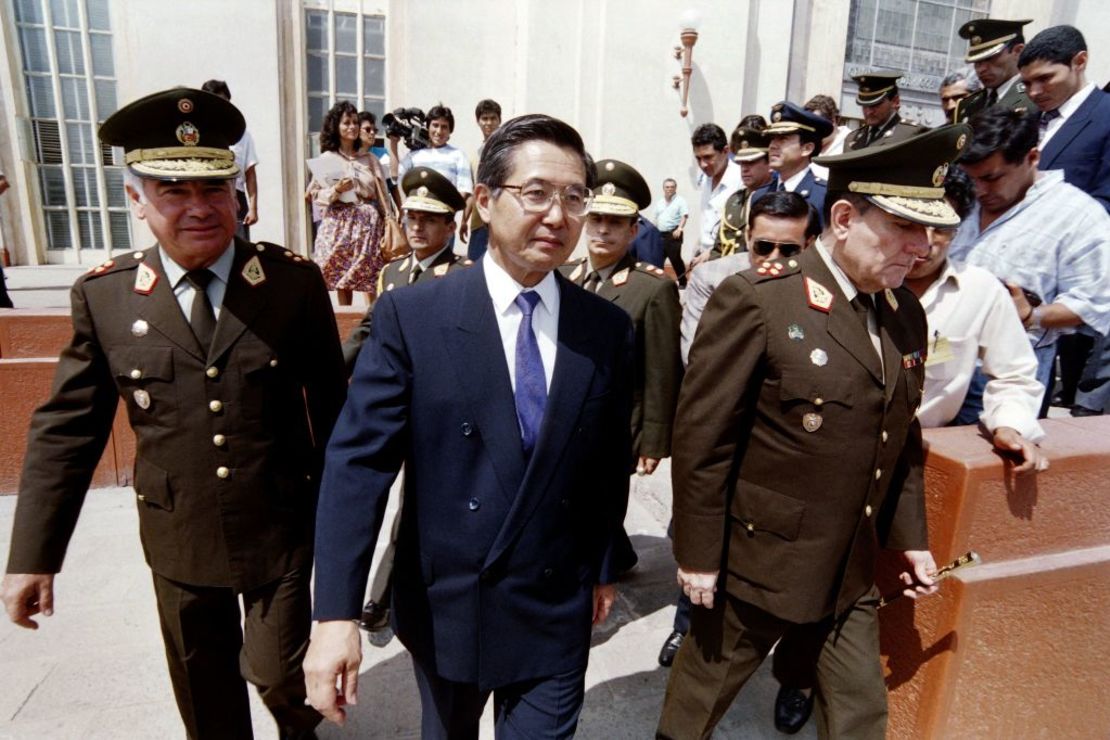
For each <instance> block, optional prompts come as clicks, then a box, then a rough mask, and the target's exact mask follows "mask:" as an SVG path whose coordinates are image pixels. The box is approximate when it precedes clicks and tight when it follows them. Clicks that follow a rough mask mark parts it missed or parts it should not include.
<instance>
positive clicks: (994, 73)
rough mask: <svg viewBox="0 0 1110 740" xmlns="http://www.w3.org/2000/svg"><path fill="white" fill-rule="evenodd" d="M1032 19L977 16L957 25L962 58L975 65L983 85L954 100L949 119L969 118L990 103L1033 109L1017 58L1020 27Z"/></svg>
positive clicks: (1021, 44)
mask: <svg viewBox="0 0 1110 740" xmlns="http://www.w3.org/2000/svg"><path fill="white" fill-rule="evenodd" d="M1032 22H1033V21H1032V19H1030V18H1025V19H1022V20H1016V21H1007V20H1002V19H1001V18H977V19H975V20H971V21H968V22H967V23H965V24H963V25H962V26H960V30H959V32H958V33H959V34H960V38H964V39H967V54H966V55H965V56H964V60H965V61H967V62H970V63H971V64H972V65H973V66H974V67H975V75H976V76H977V77H978V78H979V81H980V82H981V83H983V88H982V89H981V90H978V91H977V92H974V93H972V94H971V95H969V96H967V97H966V98H964V99H963V100H960V101H958V102H957V103H956V107H955V109H953V111H952V121H953V123H960V122H963V121H967V120H970V119H971V117H972V116H974V115H975V114H976V113H978V112H979V111H983V110H986V109H987V108H990V107H991V106H994V105H1001V106H1003V107H1004V108H1007V109H1010V110H1024V111H1036V110H1037V109H1036V106H1034V105H1033V102H1032V101H1031V100H1030V99H1029V96H1028V95H1026V94H1025V83H1023V82H1022V81H1021V75H1020V74H1019V73H1018V59H1019V58H1020V57H1021V51H1022V49H1024V48H1025V37H1024V36H1023V35H1022V28H1023V27H1024V26H1025V25H1026V24H1029V23H1032Z"/></svg>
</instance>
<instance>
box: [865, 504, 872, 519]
mask: <svg viewBox="0 0 1110 740" xmlns="http://www.w3.org/2000/svg"><path fill="white" fill-rule="evenodd" d="M863 515H864V516H866V517H869V516H871V504H868V505H867V506H865V507H863Z"/></svg>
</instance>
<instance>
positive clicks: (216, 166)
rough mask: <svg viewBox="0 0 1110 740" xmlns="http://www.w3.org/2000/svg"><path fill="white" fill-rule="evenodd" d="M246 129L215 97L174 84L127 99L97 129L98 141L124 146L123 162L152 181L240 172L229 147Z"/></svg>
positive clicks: (235, 112) (220, 177) (235, 111)
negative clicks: (167, 88) (170, 86)
mask: <svg viewBox="0 0 1110 740" xmlns="http://www.w3.org/2000/svg"><path fill="white" fill-rule="evenodd" d="M246 128H247V124H246V121H244V120H243V114H242V113H240V112H239V109H238V108H236V107H235V106H234V105H232V104H231V102H230V101H227V100H224V99H223V98H221V97H220V96H219V95H213V94H212V93H206V92H204V91H203V90H194V89H192V88H188V87H175V88H172V89H170V90H164V91H162V92H157V93H154V94H153V95H147V96H146V97H145V98H139V99H138V100H136V101H134V102H133V103H129V104H128V105H125V106H124V107H122V108H120V109H119V110H118V111H116V112H115V113H113V114H112V115H111V116H109V117H108V120H107V121H105V122H104V124H103V125H102V126H101V127H100V133H99V136H100V140H101V141H102V142H104V143H105V144H108V145H110V146H118V147H123V151H124V162H125V163H126V164H127V165H128V167H130V168H131V170H132V171H133V172H134V173H135V174H137V175H140V176H142V177H150V178H154V179H157V180H227V179H230V178H232V177H235V176H236V175H238V174H239V167H238V166H236V164H235V155H234V154H233V153H232V151H231V145H232V144H234V143H235V142H237V141H239V139H241V138H243V131H245V130H246Z"/></svg>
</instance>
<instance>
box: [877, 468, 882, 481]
mask: <svg viewBox="0 0 1110 740" xmlns="http://www.w3.org/2000/svg"><path fill="white" fill-rule="evenodd" d="M882 477H883V469H882V468H875V480H878V479H879V478H882Z"/></svg>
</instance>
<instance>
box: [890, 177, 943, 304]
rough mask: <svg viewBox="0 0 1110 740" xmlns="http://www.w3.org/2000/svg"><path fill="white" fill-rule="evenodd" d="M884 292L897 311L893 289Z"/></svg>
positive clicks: (896, 300)
mask: <svg viewBox="0 0 1110 740" xmlns="http://www.w3.org/2000/svg"><path fill="white" fill-rule="evenodd" d="M946 166H947V165H946ZM884 293H885V295H886V302H887V304H888V305H889V306H890V310H891V311H897V310H898V299H897V298H895V297H894V291H893V290H891V289H890V288H887V289H886V290H885V291H884Z"/></svg>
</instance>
